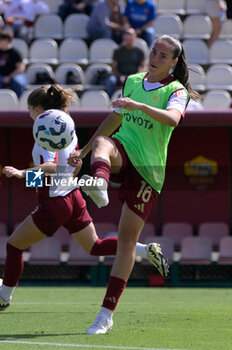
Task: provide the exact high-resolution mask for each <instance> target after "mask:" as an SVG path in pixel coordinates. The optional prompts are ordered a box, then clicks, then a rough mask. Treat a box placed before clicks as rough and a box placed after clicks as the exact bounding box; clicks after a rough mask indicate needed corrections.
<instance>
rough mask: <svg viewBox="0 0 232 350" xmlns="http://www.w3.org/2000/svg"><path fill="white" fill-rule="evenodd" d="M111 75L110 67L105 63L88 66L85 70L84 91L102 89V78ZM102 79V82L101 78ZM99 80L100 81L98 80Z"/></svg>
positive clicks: (103, 84) (103, 86) (103, 83)
mask: <svg viewBox="0 0 232 350" xmlns="http://www.w3.org/2000/svg"><path fill="white" fill-rule="evenodd" d="M99 73H100V75H99ZM110 73H111V66H110V65H109V64H106V63H93V64H90V65H89V66H88V67H87V68H86V70H85V89H100V90H101V89H104V88H105V82H104V77H105V76H108V75H109V74H110ZM102 77H103V80H101V78H102ZM99 78H100V81H99V80H98V79H99Z"/></svg>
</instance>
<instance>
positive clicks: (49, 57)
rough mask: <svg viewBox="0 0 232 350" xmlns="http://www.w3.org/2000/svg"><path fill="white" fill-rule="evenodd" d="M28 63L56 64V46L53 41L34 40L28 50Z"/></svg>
mask: <svg viewBox="0 0 232 350" xmlns="http://www.w3.org/2000/svg"><path fill="white" fill-rule="evenodd" d="M29 63H48V64H58V45H57V42H56V41H55V40H53V39H36V40H35V41H33V43H32V44H31V46H30V49H29Z"/></svg>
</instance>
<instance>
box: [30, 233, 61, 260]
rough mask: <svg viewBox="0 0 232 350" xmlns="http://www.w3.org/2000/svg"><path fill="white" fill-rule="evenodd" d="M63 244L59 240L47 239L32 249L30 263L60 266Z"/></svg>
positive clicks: (54, 238) (34, 245)
mask: <svg viewBox="0 0 232 350" xmlns="http://www.w3.org/2000/svg"><path fill="white" fill-rule="evenodd" d="M60 255H61V244H60V241H59V239H57V238H56V237H55V236H54V237H46V238H44V239H42V240H41V241H39V242H37V243H36V244H33V245H32V246H31V247H30V257H29V260H28V262H29V263H30V264H32V265H37V264H38V265H58V264H60Z"/></svg>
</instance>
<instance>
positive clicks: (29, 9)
mask: <svg viewBox="0 0 232 350" xmlns="http://www.w3.org/2000/svg"><path fill="white" fill-rule="evenodd" d="M0 12H1V13H2V14H3V16H4V21H5V25H6V29H11V30H12V31H13V32H14V36H15V37H20V38H23V39H25V40H28V39H29V36H31V34H32V29H33V25H34V22H35V19H36V17H37V16H38V15H43V14H47V13H49V12H50V8H49V6H48V5H47V4H45V3H44V2H43V1H39V0H0Z"/></svg>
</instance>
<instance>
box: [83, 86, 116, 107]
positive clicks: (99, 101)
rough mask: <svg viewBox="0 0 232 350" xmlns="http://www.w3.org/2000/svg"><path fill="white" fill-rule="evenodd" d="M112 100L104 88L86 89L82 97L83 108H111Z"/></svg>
mask: <svg viewBox="0 0 232 350" xmlns="http://www.w3.org/2000/svg"><path fill="white" fill-rule="evenodd" d="M110 106H111V101H110V98H109V96H108V94H107V93H106V92H105V91H103V90H88V91H84V93H83V95H82V96H81V99H80V107H81V108H110Z"/></svg>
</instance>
